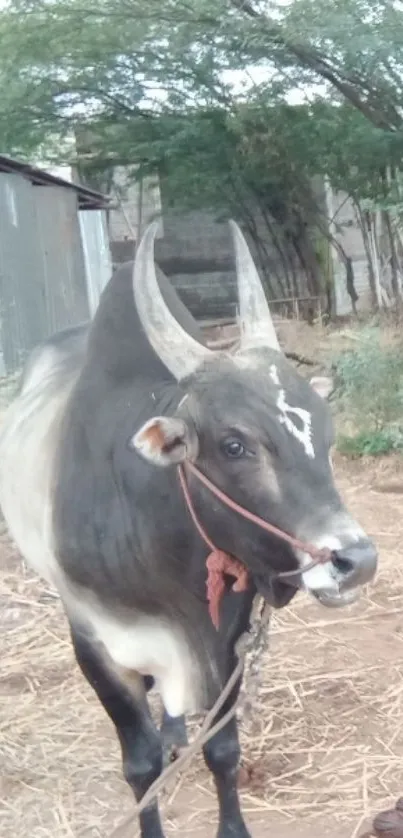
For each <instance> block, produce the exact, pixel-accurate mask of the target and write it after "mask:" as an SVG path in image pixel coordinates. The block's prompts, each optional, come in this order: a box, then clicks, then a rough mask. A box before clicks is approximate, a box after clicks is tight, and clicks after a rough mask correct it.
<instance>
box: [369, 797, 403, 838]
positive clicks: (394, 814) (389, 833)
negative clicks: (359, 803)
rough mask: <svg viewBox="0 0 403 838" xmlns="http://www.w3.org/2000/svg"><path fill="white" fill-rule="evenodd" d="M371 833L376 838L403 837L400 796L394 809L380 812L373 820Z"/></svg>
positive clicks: (402, 807) (402, 814) (401, 801)
mask: <svg viewBox="0 0 403 838" xmlns="http://www.w3.org/2000/svg"><path fill="white" fill-rule="evenodd" d="M372 832H373V835H374V836H376V838H403V798H402V797H401V798H400V799H399V800H398V801H397V803H396V806H395V808H394V809H390V810H389V811H387V812H381V813H380V814H379V815H377V816H376V818H374V820H373V826H372Z"/></svg>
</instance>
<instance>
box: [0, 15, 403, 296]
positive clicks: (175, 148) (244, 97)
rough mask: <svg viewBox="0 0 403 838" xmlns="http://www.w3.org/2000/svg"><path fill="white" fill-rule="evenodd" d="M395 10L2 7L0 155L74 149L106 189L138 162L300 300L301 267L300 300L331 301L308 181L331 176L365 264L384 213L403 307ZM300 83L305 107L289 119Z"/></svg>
mask: <svg viewBox="0 0 403 838" xmlns="http://www.w3.org/2000/svg"><path fill="white" fill-rule="evenodd" d="M400 5H401V4H400V3H398V0H395V2H387V0H334V2H333V3H332V4H331V5H330V6H329V3H328V0H326V4H325V2H324V0H294V2H293V3H291V4H288V5H286V6H284V5H281V4H278V3H276V2H275V0H272V2H270V3H268V2H267V0H214V2H213V0H149V2H148V3H147V4H144V3H143V2H142V0H100V2H99V3H98V4H97V6H96V8H94V7H93V5H91V4H90V3H89V2H88V0H10V2H9V4H8V6H7V8H6V9H5V10H3V11H2V12H1V14H0V39H1V44H2V50H1V54H0V93H1V98H0V102H1V104H0V137H1V143H2V148H3V150H4V151H8V152H9V153H12V154H21V155H22V156H28V157H32V155H34V154H39V153H40V154H41V155H42V156H46V157H47V158H48V159H49V160H56V161H57V162H62V161H63V160H68V161H69V162H77V160H76V159H75V157H76V143H75V138H76V137H77V138H78V143H79V146H80V161H79V162H80V166H81V168H82V170H83V171H84V172H85V177H86V178H87V180H90V181H91V182H92V183H93V184H95V185H97V186H98V187H99V185H100V184H107V183H108V178H109V173H110V171H111V168H113V166H115V165H118V164H120V165H122V164H123V165H127V164H133V162H135V161H136V162H137V163H140V167H139V168H138V169H137V170H136V171H137V176H141V175H142V174H143V173H144V172H147V173H150V172H153V173H158V175H159V176H160V177H161V178H162V183H163V189H164V195H165V199H166V201H167V202H168V203H170V204H171V205H172V206H176V207H178V208H182V209H183V208H186V207H191V206H195V205H198V206H200V205H201V204H202V205H203V206H205V207H209V208H213V209H214V210H215V211H216V212H219V213H223V214H224V215H225V214H229V213H231V215H234V216H235V217H237V218H238V219H239V220H241V221H242V223H243V225H244V227H245V228H246V229H247V230H248V232H249V234H250V236H251V238H252V239H253V241H254V244H255V249H256V252H257V255H258V258H259V259H260V261H261V263H262V265H264V266H265V267H266V273H267V282H268V283H269V284H270V283H271V286H272V287H271V291H272V293H276V294H277V295H278V294H283V295H288V294H295V293H296V292H297V290H299V291H301V290H304V289H301V284H300V282H299V280H298V277H297V274H298V270H299V267H300V266H301V265H302V266H303V269H304V275H305V278H306V286H305V290H307V291H309V292H310V293H311V294H313V293H317V292H318V291H319V290H320V288H321V270H320V264H319V259H318V253H319V252H320V251H321V249H322V245H321V239H322V237H323V236H325V237H327V239H330V240H331V239H332V237H331V235H330V233H329V228H328V224H327V220H326V219H325V216H324V210H323V206H322V202H321V200H320V197H319V196H318V195H317V193H316V192H315V190H314V189H313V188H312V178H313V177H314V176H315V175H318V174H319V175H322V176H326V178H328V180H329V181H330V182H331V183H332V184H333V186H335V187H337V188H339V189H342V190H345V191H347V193H348V194H349V195H350V196H351V198H352V199H353V200H354V202H355V205H356V209H357V216H358V217H359V218H360V220H361V221H362V224H363V235H364V237H365V240H366V246H367V248H368V254H369V256H370V255H371V253H372V252H373V250H374V229H373V228H374V225H373V224H372V221H371V218H372V215H373V213H374V212H375V213H378V214H379V213H381V215H382V219H383V229H384V230H386V231H387V238H388V240H389V253H390V274H391V277H392V285H393V289H392V290H393V292H394V293H395V294H397V293H398V292H399V287H400V285H399V283H400V280H399V270H400V267H399V259H400V258H401V257H400V250H401V248H400V249H399V240H396V236H397V231H398V229H399V225H400V214H399V213H400V210H399V203H398V200H399V201H400V197H399V195H400V192H399V190H400V185H399V184H400V181H399V177H400V176H399V169H400V161H401V157H402V137H403V133H402V113H401V109H400V104H399V103H400V101H401V96H402V90H403V37H402V36H403V22H402V19H401V14H400V12H401V9H399V6H400ZM230 71H231V72H232V73H234V72H237V71H242V72H243V75H244V81H245V86H244V87H242V86H239V85H238V87H237V86H236V85H235V83H234V80H233V79H232V78H231V77H230ZM257 71H259V77H257V75H256V74H257ZM318 85H320V86H319V87H318ZM307 86H308V89H309V86H310V89H311V92H310V93H309V96H308V94H307V93H306V91H307ZM312 86H313V87H312ZM296 88H298V89H300V90H303V91H304V92H305V94H304V95H305V104H304V105H301V106H298V107H290V105H289V97H290V95H291V94H292V93H293V91H294V92H295V89H296ZM84 147H85V153H84ZM252 206H253V211H252ZM256 208H257V217H256V213H255V210H256ZM368 219H369V221H370V222H371V223H370V227H369V226H368V223H367V222H368ZM371 224H372V226H371ZM262 230H264V231H265V232H264V234H262ZM267 235H270V237H271V240H272V243H273V245H274V248H275V250H276V252H277V255H278V263H276V266H273V264H270V260H268V254H267V248H266V243H265V242H266V239H267ZM333 243H334V241H333ZM338 247H339V249H340V246H339V245H338ZM371 248H372V250H371ZM371 258H372V257H371ZM388 258H389V257H388ZM343 259H344V261H345V265H346V278H347V279H348V284H349V287H350V289H352V296H354V290H353V286H354V282H353V277H352V276H351V264H350V262H349V261H348V260H349V254H344V255H343ZM373 261H374V260H373V258H372V270H373V273H374V271H375V269H374V264H373ZM278 264H279V265H281V269H280V268H278ZM375 274H376V271H375V273H374V277H373V284H374V289H375V290H374V297H375V298H376V287H375V286H376V275H375Z"/></svg>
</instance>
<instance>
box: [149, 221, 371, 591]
mask: <svg viewBox="0 0 403 838" xmlns="http://www.w3.org/2000/svg"><path fill="white" fill-rule="evenodd" d="M231 227H232V232H233V236H234V241H235V251H236V266H237V277H238V295H239V312H240V327H241V342H240V346H239V349H237V350H236V352H234V354H232V355H230V354H227V353H222V352H213V351H211V350H209V349H207V348H206V347H204V346H203V345H202V344H200V343H198V342H197V341H196V340H194V339H193V338H191V337H190V336H189V335H188V334H187V333H186V332H185V331H184V330H183V329H182V328H181V326H180V325H179V324H178V323H177V321H176V320H175V318H174V317H173V315H172V314H171V312H170V311H169V310H168V308H167V307H166V305H165V303H164V300H163V297H162V294H161V292H160V289H159V285H158V282H157V278H156V272H155V264H154V248H153V244H154V237H155V233H156V229H157V224H153V225H151V226H150V227H149V228H148V229H147V231H146V232H145V234H144V237H143V239H142V241H141V243H140V245H139V248H138V250H137V254H136V258H135V265H134V274H133V289H134V297H135V302H136V306H137V309H138V312H139V316H140V318H141V322H142V324H143V328H144V330H145V332H146V334H147V336H148V339H149V341H150V343H151V345H152V346H153V348H154V350H155V351H156V352H157V354H158V355H159V357H160V359H161V360H162V362H163V363H164V364H165V366H166V367H167V368H168V369H169V370H170V372H171V373H172V374H173V375H174V376H175V378H176V379H177V380H178V381H180V384H181V388H182V389H183V392H184V396H183V397H182V398H181V400H180V403H179V406H178V409H177V410H176V412H175V414H174V415H172V416H162V417H161V416H157V417H154V418H153V419H151V420H150V421H148V422H147V423H146V424H145V425H144V426H143V427H142V428H141V429H140V430H139V431H138V433H137V434H136V436H135V439H134V444H135V445H136V447H137V448H138V450H139V451H140V452H141V454H142V455H143V456H144V457H146V458H148V459H149V460H150V461H151V462H153V463H155V464H156V465H158V466H162V467H164V466H165V467H166V466H171V465H172V464H178V463H180V462H182V461H184V460H186V459H188V460H191V461H193V462H194V463H197V465H198V467H199V469H200V470H201V471H202V472H204V474H205V475H207V476H208V477H209V478H210V480H211V481H212V482H213V483H214V484H215V485H216V486H218V487H219V488H221V489H222V490H224V492H226V493H227V495H229V496H230V497H231V498H233V499H234V500H235V501H237V502H238V503H240V504H242V505H243V506H244V507H246V508H247V509H248V510H249V511H251V512H253V513H255V514H257V515H258V516H260V517H261V518H263V519H265V520H266V521H268V522H270V523H271V524H274V525H275V526H277V527H278V528H280V529H282V530H283V531H285V532H287V533H288V534H290V535H292V536H294V537H295V538H298V539H299V540H300V541H304V542H310V544H313V545H315V546H317V547H328V548H329V549H330V550H331V551H332V553H331V556H332V557H331V559H329V561H328V562H326V563H325V564H321V565H317V566H316V567H313V568H311V569H309V570H306V571H305V572H304V567H307V566H308V564H310V563H311V557H310V556H309V555H308V554H307V553H305V552H304V551H303V550H300V549H295V548H293V547H291V546H289V545H288V544H287V543H285V542H283V541H281V540H279V539H278V538H277V537H275V536H273V535H271V534H269V533H267V532H265V531H263V530H262V529H260V528H259V527H257V526H256V525H255V524H253V523H250V522H249V521H245V519H244V518H242V517H241V516H239V515H238V514H237V513H236V512H233V511H231V510H230V509H228V508H227V507H226V506H225V505H223V504H221V503H220V502H218V501H217V500H216V499H215V498H214V497H213V496H212V495H211V494H210V493H209V491H208V490H207V489H206V488H204V487H203V486H201V484H200V483H199V482H198V481H197V480H195V479H194V478H190V490H191V493H192V498H193V502H194V505H195V508H196V510H197V514H198V516H199V519H200V521H201V522H202V524H203V527H204V528H205V530H206V532H208V533H209V535H210V537H211V539H212V540H213V541H214V543H215V544H216V545H217V546H218V547H219V548H221V549H222V550H224V551H226V552H229V553H231V554H232V555H234V556H236V557H237V558H238V559H240V560H241V562H243V563H244V564H245V565H246V566H247V567H248V569H249V571H250V572H251V574H252V576H253V578H254V581H255V583H256V586H257V588H258V590H260V591H261V593H263V594H264V595H265V596H266V598H267V599H269V600H270V601H271V602H272V603H273V604H275V605H277V606H280V605H283V604H285V603H286V602H288V601H289V600H290V598H291V597H292V595H293V593H294V592H295V579H294V582H293V583H292V584H293V587H291V583H287V584H285V582H284V581H281V582H280V581H279V580H277V581H276V574H277V573H279V572H281V571H289V570H295V569H298V568H299V569H300V571H301V573H300V575H298V576H297V577H296V578H297V579H298V582H299V584H300V585H301V586H303V587H305V589H306V590H308V591H310V592H311V593H312V594H314V595H315V596H316V597H317V598H318V599H319V600H320V601H321V602H322V603H323V604H324V605H328V606H336V605H344V604H347V603H349V602H352V601H353V600H354V599H355V598H356V597H357V595H358V593H359V590H360V588H361V586H362V585H363V584H365V583H367V582H369V581H370V580H371V579H372V578H373V576H374V574H375V571H376V565H377V553H376V549H375V547H374V545H373V543H372V541H370V540H369V538H368V537H367V536H366V534H365V532H364V531H363V530H362V528H361V527H360V526H359V524H358V523H357V522H356V521H355V520H354V519H353V518H352V517H351V515H350V514H349V513H348V511H347V509H346V508H345V506H344V505H343V503H342V501H341V499H340V496H339V494H338V492H337V489H336V487H335V484H334V479H333V470H332V463H331V447H332V443H333V426H332V418H331V414H330V410H329V407H328V405H327V402H326V397H327V395H328V394H329V392H330V390H331V386H332V385H331V381H330V380H329V379H326V378H315V379H312V380H311V382H310V383H308V382H307V381H306V380H305V379H304V378H303V377H302V376H301V375H299V373H298V372H297V371H296V370H295V369H294V368H293V367H292V366H291V365H290V364H289V363H288V362H287V360H286V358H285V356H284V355H283V353H282V352H281V349H280V346H279V343H278V340H277V337H276V333H275V329H274V326H273V321H272V318H271V314H270V310H269V307H268V305H267V301H266V297H265V294H264V291H263V288H262V285H261V282H260V279H259V275H258V273H257V270H256V268H255V266H254V263H253V260H252V257H251V254H250V252H249V249H248V246H247V244H246V241H245V239H244V237H243V235H242V233H241V231H240V229H239V228H238V226H237V225H236V224H235V223H234V222H231ZM297 584H298V583H297Z"/></svg>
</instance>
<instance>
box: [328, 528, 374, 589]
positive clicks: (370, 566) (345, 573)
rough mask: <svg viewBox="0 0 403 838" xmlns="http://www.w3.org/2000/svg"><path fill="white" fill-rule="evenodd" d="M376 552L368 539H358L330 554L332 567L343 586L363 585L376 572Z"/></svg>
mask: <svg viewBox="0 0 403 838" xmlns="http://www.w3.org/2000/svg"><path fill="white" fill-rule="evenodd" d="M377 558H378V557H377V551H376V548H375V545H374V544H373V543H372V541H370V540H369V539H364V538H363V539H360V540H359V541H356V542H355V543H354V544H349V545H348V546H346V547H343V548H342V549H341V550H335V551H334V552H333V554H332V564H333V567H334V568H335V569H336V570H337V571H338V573H339V574H340V576H341V577H342V578H341V580H340V581H341V583H342V584H343V585H348V586H351V585H365V584H366V583H367V582H369V581H370V580H371V579H372V578H373V576H374V574H375V571H376V567H377Z"/></svg>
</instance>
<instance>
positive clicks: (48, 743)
mask: <svg viewBox="0 0 403 838" xmlns="http://www.w3.org/2000/svg"><path fill="white" fill-rule="evenodd" d="M335 466H336V476H337V481H338V484H339V486H340V489H341V491H342V494H343V496H344V498H345V500H346V502H347V504H348V506H349V507H350V509H351V510H352V512H353V513H354V514H355V515H356V516H357V518H358V519H359V521H360V522H361V523H362V525H363V526H364V527H365V528H366V529H367V531H368V532H369V533H370V534H371V535H372V536H373V537H374V539H375V540H376V542H377V544H378V546H379V551H380V567H379V572H378V576H377V579H376V582H375V584H373V585H372V586H371V587H370V588H369V589H368V590H366V591H365V593H364V595H363V596H362V597H361V600H360V601H359V602H358V603H357V604H355V605H353V606H351V607H349V608H348V609H346V610H336V611H327V610H325V609H324V608H323V607H320V606H319V605H317V604H316V603H315V602H313V601H312V600H311V599H309V598H308V597H307V595H305V594H299V595H298V596H297V597H296V599H295V601H294V602H293V604H292V605H291V607H289V608H288V609H286V610H284V611H281V612H277V613H276V614H274V615H273V617H272V622H271V631H270V643H269V651H268V653H267V654H266V656H265V658H264V659H263V660H262V662H261V685H260V691H259V696H258V698H257V701H256V706H255V707H254V713H253V716H252V718H250V719H246V720H243V721H242V722H241V739H242V746H243V763H242V764H243V771H242V776H241V782H240V785H241V794H242V803H243V810H244V812H245V815H246V818H247V820H248V824H249V825H250V828H251V831H252V834H253V836H254V838H264V836H267V835H269V834H270V835H273V836H278V838H327V836H329V838H356V836H358V835H360V834H361V833H363V832H364V831H365V829H366V828H368V824H369V820H370V818H371V816H373V815H374V814H376V813H377V812H379V811H380V810H382V809H383V808H385V807H386V808H388V807H389V806H390V805H393V804H394V802H395V800H396V797H398V796H400V795H401V794H403V562H402V558H401V547H400V541H401V538H402V535H403V520H402V511H403V462H402V460H399V459H397V458H385V459H384V460H377V461H376V462H370V461H368V462H364V461H355V462H353V461H346V460H344V459H342V458H341V457H339V456H337V457H336V462H335ZM0 660H1V666H0V772H1V773H0V835H1V836H10V838H11V836H12V838H26V836H28V835H29V838H50V836H52V838H109V836H110V835H111V832H112V830H113V829H114V828H115V827H117V826H118V825H119V823H120V822H121V821H122V819H123V818H124V817H125V815H126V814H127V813H128V812H129V811H130V807H131V805H132V798H131V795H130V792H129V790H128V789H127V787H126V784H125V783H124V781H123V779H122V777H121V766H120V755H119V749H118V745H117V741H116V738H115V735H114V731H113V729H112V725H111V723H110V722H109V720H108V718H107V717H106V715H105V714H104V711H103V710H102V709H101V707H100V705H99V703H98V701H97V700H96V699H95V697H94V695H93V694H92V692H91V690H90V688H89V687H88V685H87V684H86V683H85V681H84V679H83V678H82V676H81V675H80V673H79V671H78V669H77V667H76V665H75V663H74V660H73V654H72V650H71V646H70V641H69V637H68V632H67V627H66V623H65V620H64V617H63V613H62V609H61V606H60V603H59V601H58V599H57V598H55V596H54V594H53V593H52V592H50V591H48V590H47V589H46V586H45V585H44V584H43V583H42V582H41V581H39V580H38V579H37V578H36V577H35V576H34V575H33V574H32V573H31V572H30V571H28V570H27V569H26V568H25V567H24V566H23V563H22V561H21V559H20V558H19V556H18V555H17V553H16V551H15V549H14V547H13V545H12V544H11V543H10V542H9V540H8V538H7V536H6V535H3V537H2V540H1V543H0ZM196 729H197V727H196V725H195V724H190V726H189V733H190V736H191V737H193V736H194V733H195V731H196ZM161 804H162V812H163V818H164V823H165V827H166V832H167V836H168V838H169V836H174V835H177V834H178V835H180V836H181V838H210V836H211V837H213V836H214V835H215V830H216V823H217V813H216V802H215V795H214V792H213V788H212V782H211V778H210V777H209V775H208V772H207V770H206V769H205V768H204V765H203V763H202V760H201V759H200V758H198V759H196V760H195V761H194V762H193V763H192V765H191V767H190V769H189V771H188V772H186V773H184V774H183V775H181V776H180V778H179V781H177V782H176V784H175V785H174V786H173V787H172V786H171V787H170V788H169V789H168V791H167V793H166V794H165V795H163V796H162V799H161ZM136 835H137V825H136V823H133V824H132V825H131V826H130V827H129V828H128V829H127V830H126V831H125V832H124V836H130V838H134V836H136ZM119 838H121V835H119Z"/></svg>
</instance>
